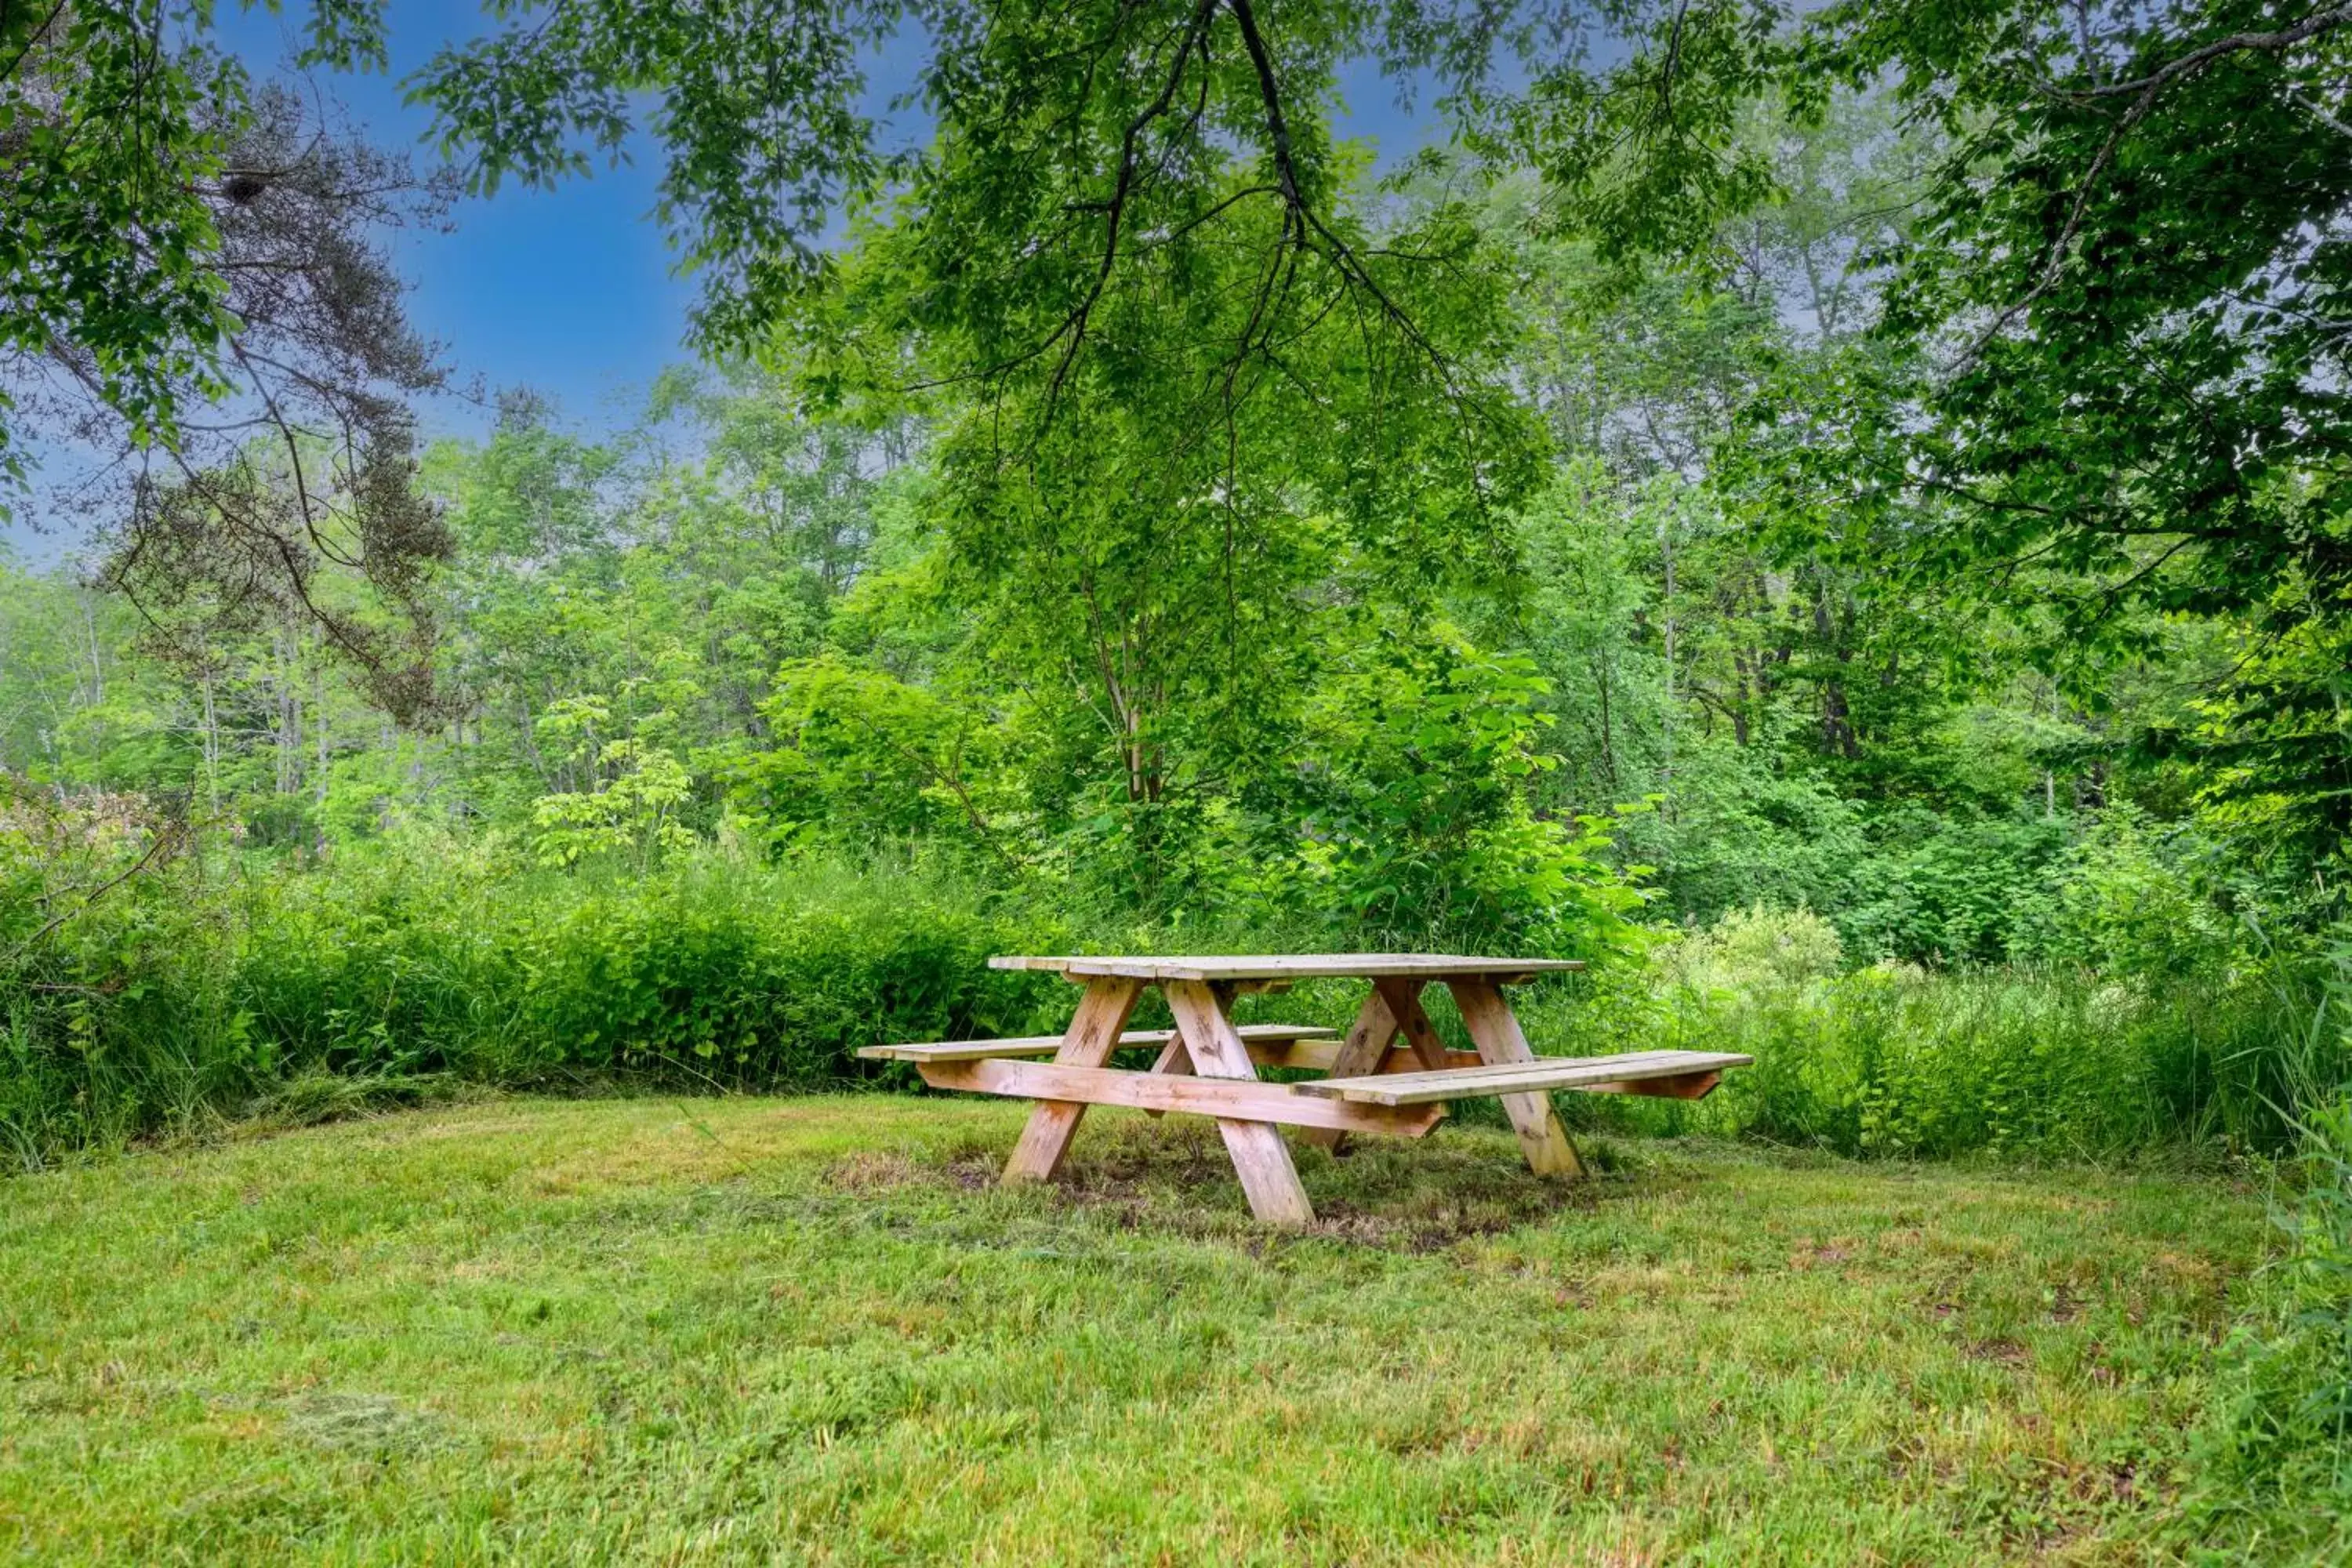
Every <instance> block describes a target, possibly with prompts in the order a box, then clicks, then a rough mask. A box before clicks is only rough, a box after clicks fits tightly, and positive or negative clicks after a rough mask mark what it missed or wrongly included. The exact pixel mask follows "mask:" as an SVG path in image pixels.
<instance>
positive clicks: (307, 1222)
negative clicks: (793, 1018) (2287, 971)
mask: <svg viewBox="0 0 2352 1568" xmlns="http://www.w3.org/2000/svg"><path fill="white" fill-rule="evenodd" d="M1020 1113H1021V1112H1020V1108H1018V1107H1015V1106H1011V1105H998V1104H992V1103H982V1102H970V1101H958V1100H910V1099H898V1098H880V1097H861V1098H847V1097H838V1098H826V1099H815V1100H702V1101H688V1102H678V1101H674V1100H621V1101H610V1100H608V1101H602V1102H594V1101H591V1102H569V1103H552V1102H528V1101H503V1102H499V1101H494V1102H490V1103H486V1104H477V1105H471V1106H462V1107H445V1108H441V1109H437V1110H425V1111H421V1112H416V1113H412V1114H407V1115H402V1116H396V1117H390V1118H385V1119H382V1120H378V1121H366V1122H359V1123H347V1124H343V1125H340V1126H334V1127H328V1128H320V1129H315V1130H312V1131H304V1132H299V1133H294V1134H290V1135H286V1136H282V1137H278V1138H272V1139H266V1140H256V1141H251V1142H242V1143H234V1144H227V1145H219V1146H215V1147H211V1148H205V1149H196V1150H189V1151H184V1152H162V1153H151V1154H143V1155H139V1156H136V1157H133V1158H130V1159H127V1160H121V1161H116V1162H111V1163H101V1164H95V1165H90V1166H87V1167H84V1168H80V1169H72V1170H65V1171H58V1172H51V1173H43V1174H38V1175H33V1176H27V1177H23V1178H19V1179H16V1180H12V1181H9V1182H7V1183H5V1184H0V1553H14V1554H16V1556H19V1557H21V1558H24V1559H26V1560H33V1561H40V1562H44V1563H60V1562H62V1563H70V1562H110V1563H118V1562H130V1561H138V1562H173V1561H186V1562H203V1563H218V1562H232V1561H236V1562H278V1561H289V1560H297V1561H323V1562H357V1561H367V1562H387V1561H400V1562H444V1563H446V1562H475V1561H484V1560H493V1559H498V1558H507V1559H511V1560H515V1561H521V1562H530V1563H561V1562H583V1563H604V1562H616V1561H618V1562H647V1563H672V1562H680V1563H733V1562H770V1561H782V1562H803V1561H806V1562H821V1563H832V1562H842V1563H866V1562H890V1563H902V1562H941V1563H1000V1562H1002V1563H1055V1562H1073V1563H1076V1562H1083V1563H1090V1564H1095V1563H1157V1562H1172V1563H1192V1562H1264V1563H1339V1562H1349V1563H1383V1562H1429V1563H1498V1562H1502V1563H1507V1562H1520V1563H1544V1562H1561V1561H1576V1562H1602V1563H1626V1564H1630V1563H1653V1562H1665V1561H1675V1562H1681V1561H1704V1562H1721V1563H1756V1562H1765V1561H1785V1562H1841V1563H1846V1562H1869V1561H1877V1562H1885V1563H1982V1562H1987V1561H1992V1560H2019V1559H2024V1560H2035V1559H2039V1560H2044V1561H2052V1562H2068V1563H2074V1562H2084V1563H2105V1562H2137V1561H2144V1560H2148V1559H2151V1558H2157V1559H2161V1558H2164V1557H2166V1556H2168V1555H2169V1554H2170V1552H2171V1551H2172V1550H2173V1548H2172V1546H2171V1545H2170V1544H2168V1535H2167V1531H2168V1530H2169V1529H2171V1528H2172V1527H2171V1526H2170V1525H2169V1523H2168V1521H2169V1519H2170V1515H2171V1512H2172V1501H2173V1499H2174V1496H2175V1493H2176V1490H2177V1488H2178V1486H2179V1483H2180V1479H2181V1476H2180V1461H2181V1456H2182V1454H2183V1452H2184V1449H2185V1447H2186V1445H2187V1442H2188V1437H2187V1432H2188V1430H2189V1428H2190V1427H2191V1426H2192V1425H2193V1424H2194V1423H2195V1421H2196V1419H2197V1418H2198V1416H2199V1415H2200V1412H2201V1411H2202V1409H2203V1407H2204V1405H2205V1403H2206V1401H2207V1399H2208V1397H2209V1394H2210V1389H2209V1386H2208V1376H2209V1372H2208V1368H2209V1365H2210V1363H2211V1361H2212V1353H2211V1352H2212V1348H2213V1345H2214V1343H2215V1342H2216V1340H2217V1338H2218V1337H2219V1335H2220V1334H2221V1331H2222V1330H2223V1328H2224V1326H2225V1323H2226V1321H2227V1320H2228V1318H2229V1316H2230V1314H2231V1310H2232V1304H2233V1298H2234V1297H2235V1296H2237V1295H2238V1294H2239V1293H2240V1289H2241V1284H2242V1280H2243V1279H2244V1277H2245V1276H2246V1275H2247V1273H2248V1272H2249V1270H2250V1269H2251V1268H2252V1267H2253V1266H2254V1265H2255V1263H2256V1262H2257V1260H2258V1258H2260V1256H2261V1255H2262V1252H2263V1248H2264V1247H2266V1246H2267V1245H2268V1242H2267V1239H2266V1236H2265V1225H2264V1218H2263V1202H2262V1200H2261V1198H2260V1196H2259V1195H2258V1194H2249V1193H2246V1192H2242V1191H2233V1190H2232V1189H2231V1188H2230V1187H2228V1186H2227V1185H2225V1184H2221V1183H2217V1182H2213V1181H2210V1180H2207V1181H2201V1182H2192V1181H2188V1180H2184V1179H2171V1178H2160V1177H2154V1176H2126V1175H2116V1174H2100V1173H2088V1172H2081V1171H2066V1172H2060V1173H2044V1174H2032V1175H2025V1174H2017V1173H1990V1172H1981V1171H1968V1170H1961V1169H1956V1168H1953V1167H1948V1166H1944V1167H1925V1166H1907V1165H1901V1164H1885V1163H1881V1164H1875V1165H1857V1164H1851V1163H1843V1162H1839V1161H1834V1160H1831V1159H1829V1158H1826V1157H1811V1156H1790V1155H1777V1154H1769V1153H1763V1152H1754V1151H1750V1150H1745V1149H1739V1148H1735V1147H1730V1146H1725V1145H1714V1144H1679V1143H1650V1142H1628V1143H1623V1144H1618V1145H1614V1146H1612V1147H1610V1148H1605V1149H1602V1150H1601V1151H1599V1152H1600V1153H1601V1155H1602V1156H1604V1158H1603V1159H1602V1160H1601V1163H1604V1164H1605V1165H1607V1166H1608V1167H1609V1170H1608V1173H1607V1174H1605V1175H1604V1176H1603V1177H1601V1179H1600V1180H1598V1181H1597V1182H1594V1183H1592V1184H1588V1185H1586V1186H1584V1187H1581V1188H1577V1189H1570V1190H1567V1191H1561V1190H1558V1189H1554V1188H1550V1187H1547V1186H1545V1185H1543V1184H1538V1183H1536V1182H1534V1181H1533V1180H1532V1179H1530V1178H1528V1177H1527V1176H1526V1175H1525V1173H1524V1171H1523V1169H1522V1168H1521V1167H1519V1166H1517V1163H1516V1156H1515V1154H1514V1152H1513V1149H1512V1145H1511V1142H1510V1139H1509V1137H1508V1135H1507V1133H1503V1132H1500V1131H1492V1130H1487V1129H1483V1128H1474V1127H1448V1128H1445V1129H1442V1130H1441V1131H1439V1132H1438V1133H1437V1134H1436V1135H1435V1136H1434V1137H1433V1138H1432V1139H1431V1140H1429V1141H1428V1142H1425V1143H1423V1144H1420V1145H1414V1146H1398V1145H1378V1146H1374V1147H1371V1148H1368V1149H1366V1150H1365V1151H1364V1152H1361V1153H1360V1154H1359V1155H1357V1156H1356V1157H1354V1158H1353V1159H1350V1160H1348V1161H1345V1162H1333V1161H1331V1160H1329V1159H1328V1158H1326V1157H1325V1156H1323V1155H1322V1154H1320V1153H1319V1152H1302V1153H1301V1155H1300V1161H1299V1163H1300V1169H1301V1173H1302V1174H1303V1176H1304V1178H1305V1180H1306V1183H1307V1187H1308V1190H1309V1192H1310V1193H1311V1194H1313V1196H1314V1198H1315V1200H1316V1202H1317V1204H1318V1207H1319V1208H1320V1209H1321V1210H1322V1212H1323V1213H1324V1215H1325V1216H1326V1217H1325V1222H1324V1226H1323V1228H1322V1231H1321V1233H1320V1234H1316V1235H1310V1236H1305V1237H1268V1236H1266V1235H1264V1234H1262V1233H1260V1232H1258V1231H1257V1230H1255V1228H1254V1227H1253V1226H1251V1225H1250V1224H1249V1222H1248V1218H1247V1215H1246V1212H1245V1210H1244V1207H1243V1205H1242V1201H1241V1197H1240V1194H1238V1192H1237V1191H1236V1190H1235V1189H1234V1185H1233V1183H1232V1180H1231V1177H1230V1173H1229V1172H1228V1170H1227V1168H1226V1166H1225V1163H1224V1158H1223V1152H1222V1148H1221V1146H1220V1145H1219V1144H1218V1142H1217V1141H1216V1137H1215V1133H1214V1131H1213V1129H1212V1128H1210V1127H1208V1126H1207V1125H1206V1124H1204V1123H1200V1122H1197V1121H1179V1120H1178V1119H1171V1120H1170V1121H1166V1122H1160V1123H1153V1122H1149V1121H1144V1120H1142V1119H1141V1118H1139V1117H1136V1116H1133V1115H1123V1114H1120V1113H1116V1112H1113V1113H1103V1112H1097V1119H1096V1120H1095V1121H1092V1122H1090V1123H1089V1125H1088V1127H1087V1131H1085V1132H1084V1133H1082V1135H1081V1137H1080V1139H1079V1142H1078V1144H1077V1148H1076V1154H1075V1156H1074V1161H1073V1172H1072V1174H1073V1177H1074V1182H1073V1184H1072V1185H1070V1186H1069V1187H1067V1188H1061V1189H1052V1190H1037V1189H1030V1190H1026V1191H1005V1190H1003V1189H999V1188H996V1187H994V1186H993V1185H992V1184H991V1178H992V1174H993V1171H994V1167H995V1165H996V1163H997V1162H998V1161H999V1159H1000V1158H1001V1156H1002V1153H1003V1151H1004V1149H1005V1148H1006V1147H1007V1146H1008V1145H1009V1144H1010V1142H1011V1140H1012V1137H1013V1132H1014V1131H1015V1129H1016V1127H1017V1125H1018V1118H1019V1116H1020ZM1588 1152H1592V1151H1588Z"/></svg>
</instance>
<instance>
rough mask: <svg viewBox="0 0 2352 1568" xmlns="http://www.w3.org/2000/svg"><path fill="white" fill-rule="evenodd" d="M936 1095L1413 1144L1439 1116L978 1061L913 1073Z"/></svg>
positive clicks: (1264, 1086)
mask: <svg viewBox="0 0 2352 1568" xmlns="http://www.w3.org/2000/svg"><path fill="white" fill-rule="evenodd" d="M918 1070H919V1071H920V1072H921V1073H922V1075H923V1081H924V1082H925V1083H928V1084H929V1085H931V1086H932V1087H933V1088H935V1089H962V1090H964V1091H966V1092H968V1093H972V1094H1003V1095H1013V1096H1016V1097H1018V1098H1020V1099H1024V1100H1067V1101H1071V1102H1074V1103H1077V1104H1083V1105H1122V1106H1128V1107H1131V1108H1132V1109H1134V1110H1146V1111H1159V1112H1160V1113H1162V1114H1165V1113H1166V1112H1168V1111H1171V1110H1176V1111H1186V1112H1190V1113H1192V1114H1195V1115H1201V1116H1214V1117H1220V1118H1223V1119H1227V1120H1231V1121H1258V1122H1268V1123H1277V1124H1280V1125H1283V1126H1288V1127H1307V1128H1314V1129H1318V1130H1328V1131H1343V1132H1374V1133H1380V1134H1381V1135H1383V1136H1387V1137H1391V1138H1418V1137H1421V1136H1422V1135H1423V1133H1425V1132H1427V1131H1429V1130H1430V1129H1431V1128H1433V1127H1434V1126H1436V1125H1437V1123H1438V1121H1440V1120H1442V1119H1443V1117H1444V1109H1443V1108H1442V1107H1439V1106H1436V1105H1408V1106H1399V1107H1391V1106H1385V1105H1354V1104H1350V1103H1349V1102H1348V1101H1346V1100H1324V1099H1316V1098H1311V1097H1309V1096H1307V1095H1303V1094H1295V1093H1293V1092H1292V1086H1291V1085H1289V1084H1282V1083H1255V1082H1245V1081H1244V1080H1242V1079H1227V1078H1199V1077H1194V1076H1192V1075H1190V1074H1170V1073H1145V1072H1131V1071H1128V1070H1126V1069H1124V1068H1072V1067H1064V1066H1062V1065H1061V1064H1060V1063H1059V1062H1032V1061H1020V1060H1016V1059H1013V1058H1003V1057H996V1058H983V1059H982V1060H978V1061H944V1062H925V1063H923V1064H922V1065H921V1067H920V1068H919V1069H918Z"/></svg>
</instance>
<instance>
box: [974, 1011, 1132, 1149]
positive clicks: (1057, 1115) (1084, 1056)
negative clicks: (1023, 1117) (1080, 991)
mask: <svg viewBox="0 0 2352 1568" xmlns="http://www.w3.org/2000/svg"><path fill="white" fill-rule="evenodd" d="M1141 994H1143V983H1142V982H1141V981H1139V980H1132V979H1126V978H1115V977H1108V976H1107V977H1105V978H1103V979H1100V980H1097V981H1096V982H1095V983H1094V984H1091V985H1089V986H1087V994H1085V995H1084V996H1081V997H1079V998H1078V1010H1077V1012H1076V1014H1075V1015H1073V1016H1071V1019H1070V1026H1069V1028H1068V1029H1067V1030H1066V1031H1065V1032H1064V1033H1063V1036H1062V1045H1061V1048H1060V1049H1059V1050H1057V1051H1055V1053H1054V1060H1055V1062H1057V1063H1059V1064H1060V1065H1061V1066H1063V1067H1074V1068H1098V1067H1100V1066H1102V1065H1103V1064H1104V1063H1105V1062H1107V1061H1108V1060H1109V1059H1110V1054H1111V1052H1112V1051H1114V1050H1117V1049H1118V1037H1119V1036H1120V1034H1121V1033H1122V1032H1123V1031H1124V1030H1125V1029H1126V1028H1127V1017H1128V1015H1129V1014H1130V1013H1132V1012H1134V1011H1135V1002H1136V998H1137V997H1139V996H1140V995H1141ZM1086 1113H1087V1108H1086V1107H1085V1106H1084V1105H1082V1104H1080V1103H1078V1102H1077V1101H1076V1100H1040V1101H1039V1102H1038V1104H1037V1108H1036V1109H1035V1110H1032V1111H1031V1112H1030V1113H1029V1124H1028V1125H1027V1126H1026V1127H1024V1128H1023V1129H1022V1130H1021V1141H1020V1142H1017V1143H1015V1144H1014V1145H1013V1157H1012V1158H1011V1159H1009V1160H1007V1161H1006V1162H1005V1163H1004V1180H1005V1181H1007V1182H1046V1181H1051V1180H1053V1177H1054V1173H1055V1171H1056V1170H1058V1169H1059V1168H1060V1167H1061V1163H1062V1156H1063V1155H1065V1154H1066V1153H1068V1152H1069V1150H1070V1140H1071V1139H1072V1138H1074V1137H1076V1135H1077V1131H1078V1122H1079V1121H1081V1120H1082V1119H1083V1118H1084V1117H1085V1115H1086Z"/></svg>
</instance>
